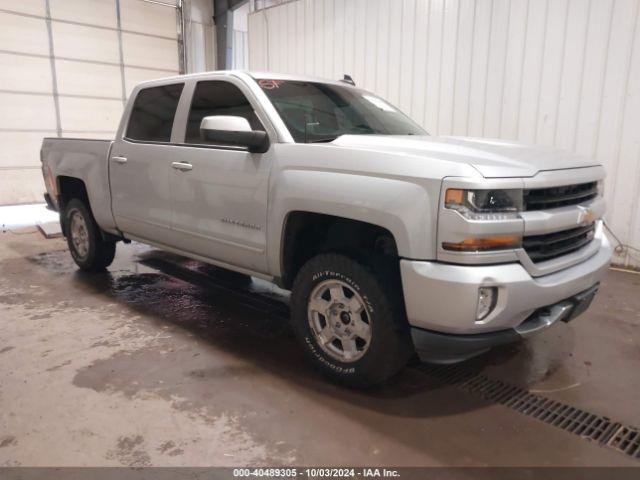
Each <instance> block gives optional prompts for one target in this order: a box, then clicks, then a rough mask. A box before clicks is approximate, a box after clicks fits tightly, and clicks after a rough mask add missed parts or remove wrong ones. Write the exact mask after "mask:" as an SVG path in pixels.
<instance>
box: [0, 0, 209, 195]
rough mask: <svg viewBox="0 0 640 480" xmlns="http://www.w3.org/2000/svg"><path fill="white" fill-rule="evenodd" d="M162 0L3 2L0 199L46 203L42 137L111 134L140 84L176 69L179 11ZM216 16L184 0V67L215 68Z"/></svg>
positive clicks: (197, 0)
mask: <svg viewBox="0 0 640 480" xmlns="http://www.w3.org/2000/svg"><path fill="white" fill-rule="evenodd" d="M162 3H164V4H160V3H159V2H147V1H143V0H19V1H18V0H0V145H2V148H1V149H0V205H1V204H17V203H31V202H35V201H42V192H43V191H44V185H43V182H42V175H41V173H40V170H39V169H40V159H39V149H40V144H41V143H42V138H43V137H45V136H62V137H81V138H84V137H88V138H112V137H113V135H114V132H115V130H116V128H117V125H118V122H119V120H120V115H121V112H122V108H123V105H124V102H125V101H126V99H127V96H128V94H129V92H131V89H132V88H133V87H134V85H135V84H136V83H138V82H140V81H143V80H148V79H153V78H159V77H166V76H170V75H176V74H178V73H179V71H180V68H181V65H180V60H181V56H180V49H179V38H178V27H179V16H178V14H177V13H178V11H177V9H176V8H175V1H173V2H172V1H171V0H163V2H162ZM170 3H172V5H173V6H171V5H168V4H170ZM212 14H213V12H212V6H211V1H210V0H190V1H188V2H185V17H186V18H185V43H186V49H187V65H186V70H187V71H202V70H205V69H213V68H214V61H213V59H214V52H215V49H214V45H213V39H214V31H213V28H214V27H213V24H212V19H211V17H212Z"/></svg>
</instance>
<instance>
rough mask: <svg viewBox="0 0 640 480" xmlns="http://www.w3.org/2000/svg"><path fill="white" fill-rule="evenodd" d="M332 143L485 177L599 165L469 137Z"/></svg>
mask: <svg viewBox="0 0 640 480" xmlns="http://www.w3.org/2000/svg"><path fill="white" fill-rule="evenodd" d="M331 144H332V145H336V146H341V147H347V148H362V149H365V150H372V151H376V152H381V153H389V154H390V155H400V156H402V155H410V156H413V157H415V156H420V157H425V159H428V158H435V159H438V160H446V161H452V162H456V163H464V164H468V165H471V166H472V167H473V168H475V169H476V170H477V171H478V172H480V174H481V175H482V176H484V177H486V178H498V177H533V176H534V175H536V174H537V173H538V172H541V171H545V170H564V169H568V168H583V167H590V166H594V165H599V163H598V162H596V161H594V160H589V159H587V158H585V157H582V156H580V155H577V154H574V153H570V152H566V151H563V150H558V149H554V148H549V147H540V146H533V145H527V144H523V143H518V142H513V141H508V140H499V139H488V138H470V137H445V136H442V137H430V136H413V135H342V136H341V137H339V138H337V139H336V140H334V141H333V142H331Z"/></svg>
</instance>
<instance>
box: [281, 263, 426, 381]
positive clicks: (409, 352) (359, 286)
mask: <svg viewBox="0 0 640 480" xmlns="http://www.w3.org/2000/svg"><path fill="white" fill-rule="evenodd" d="M372 264H375V265H376V266H375V268H372V267H371V266H370V265H372ZM382 264H384V262H382V263H380V262H375V263H374V262H368V264H365V263H364V262H358V261H356V260H353V259H351V258H349V257H347V256H344V255H338V254H322V255H318V256H316V257H314V258H312V259H311V260H309V261H308V262H307V263H306V264H305V265H304V266H303V267H302V268H301V269H300V271H299V272H298V274H297V275H296V278H295V281H294V284H293V289H292V295H291V317H292V323H293V327H294V330H295V331H296V335H297V337H298V338H299V340H300V341H301V343H302V346H303V348H304V350H305V352H306V354H307V356H308V357H309V358H310V359H311V361H312V362H313V363H314V364H315V365H316V367H317V368H319V369H320V370H321V371H322V372H323V373H324V374H326V375H327V376H329V377H330V378H331V379H332V380H334V381H336V382H338V383H341V384H344V385H347V386H351V387H357V388H365V387H369V386H372V385H375V384H378V383H381V382H384V381H385V380H387V379H389V378H391V377H393V376H394V375H395V374H397V373H398V372H399V371H400V370H401V369H402V368H403V367H404V366H405V365H406V364H407V362H408V360H409V359H410V358H411V357H412V356H413V354H414V349H413V343H412V342H411V336H410V334H409V327H408V322H407V320H406V315H405V313H404V308H403V303H402V289H401V284H400V278H399V275H398V273H397V267H396V268H395V269H394V268H382V267H381V266H380V265H382ZM331 280H338V281H340V282H341V283H344V284H346V285H347V289H346V291H347V293H348V292H349V289H351V290H352V291H353V292H357V294H358V295H359V296H360V298H361V299H362V300H363V303H364V311H365V312H366V316H365V317H363V318H365V319H366V320H368V322H367V323H368V324H369V328H370V330H369V331H370V341H369V344H368V347H367V348H366V349H364V348H363V351H364V353H358V355H362V356H361V357H360V358H358V359H355V360H351V361H346V362H345V361H340V360H339V359H336V358H335V357H334V356H331V355H330V354H329V353H327V351H325V348H326V347H322V346H321V345H320V343H319V341H318V339H317V338H316V333H315V332H314V328H313V327H312V326H311V323H312V321H310V316H312V315H313V314H310V313H309V312H308V303H309V301H310V297H311V295H312V294H314V295H315V294H317V292H318V291H322V285H326V284H327V281H331ZM320 284H322V285H320ZM319 285H320V286H319ZM316 287H317V288H318V289H319V290H317V289H316ZM343 291H344V290H343ZM314 292H316V293H314ZM329 318H341V317H329V316H327V317H326V319H327V320H326V322H324V323H325V325H326V324H327V323H328V322H329ZM347 320H348V319H347ZM320 321H321V322H322V320H320ZM336 325H337V322H336ZM347 326H349V325H347ZM336 340H339V339H337V338H336ZM334 342H335V340H334ZM328 343H329V342H326V343H325V346H326V345H327V344H328ZM331 343H333V342H331ZM338 344H340V343H338Z"/></svg>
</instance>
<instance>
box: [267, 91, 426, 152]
mask: <svg viewBox="0 0 640 480" xmlns="http://www.w3.org/2000/svg"><path fill="white" fill-rule="evenodd" d="M258 84H259V85H260V87H261V88H262V90H263V91H264V92H265V93H266V94H267V96H268V97H269V99H270V100H271V103H273V106H274V107H275V108H276V110H277V111H278V113H279V114H280V117H282V120H283V121H284V123H285V125H286V126H287V128H288V129H289V132H290V133H291V136H292V137H293V139H294V140H295V141H296V142H298V143H316V142H331V141H333V140H335V139H336V138H338V137H339V136H340V135H366V134H377V135H427V132H425V131H424V130H423V129H422V128H421V127H420V126H419V125H418V124H416V123H415V122H414V121H413V120H411V119H410V118H408V117H407V116H406V115H404V114H403V113H402V112H400V111H399V110H398V109H397V108H395V107H393V106H391V105H389V104H388V103H387V102H386V101H384V100H383V99H381V98H380V97H376V96H375V95H373V94H371V93H369V92H365V91H362V90H358V89H355V88H351V87H346V86H345V87H342V86H340V85H333V84H328V83H316V82H302V81H292V80H270V79H261V80H258Z"/></svg>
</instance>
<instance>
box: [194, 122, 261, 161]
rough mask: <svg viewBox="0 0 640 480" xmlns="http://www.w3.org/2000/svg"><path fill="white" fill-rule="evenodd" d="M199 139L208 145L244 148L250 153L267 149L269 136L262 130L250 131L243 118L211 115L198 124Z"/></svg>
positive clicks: (247, 123)
mask: <svg viewBox="0 0 640 480" xmlns="http://www.w3.org/2000/svg"><path fill="white" fill-rule="evenodd" d="M200 137H202V139H204V140H206V141H207V142H209V143H215V144H218V145H233V146H237V147H246V148H247V149H248V150H249V151H250V152H252V153H264V152H266V151H267V150H268V149H269V136H268V135H267V132H263V131H262V130H252V129H251V125H249V121H248V120H247V119H246V118H244V117H237V116H231V115H212V116H209V117H204V118H203V119H202V122H200Z"/></svg>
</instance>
